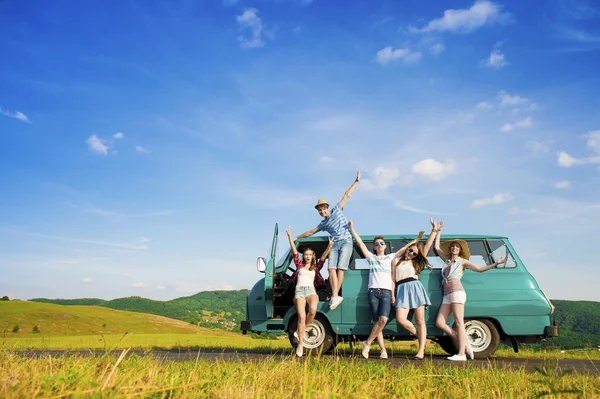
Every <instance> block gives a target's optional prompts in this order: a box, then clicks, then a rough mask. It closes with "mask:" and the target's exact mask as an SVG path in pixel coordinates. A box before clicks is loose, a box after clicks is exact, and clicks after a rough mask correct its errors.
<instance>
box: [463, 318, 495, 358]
mask: <svg viewBox="0 0 600 399" xmlns="http://www.w3.org/2000/svg"><path fill="white" fill-rule="evenodd" d="M465 330H467V339H468V340H469V343H470V344H471V348H473V353H474V354H475V359H485V358H487V357H489V356H491V355H492V354H493V353H494V352H496V349H498V346H499V345H500V334H499V333H498V329H497V328H496V326H495V325H494V323H492V322H491V321H489V320H476V319H474V320H465Z"/></svg>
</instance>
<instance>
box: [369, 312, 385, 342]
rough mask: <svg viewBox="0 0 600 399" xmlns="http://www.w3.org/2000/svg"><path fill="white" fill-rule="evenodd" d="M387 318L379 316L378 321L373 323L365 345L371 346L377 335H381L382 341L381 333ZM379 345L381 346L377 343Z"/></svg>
mask: <svg viewBox="0 0 600 399" xmlns="http://www.w3.org/2000/svg"><path fill="white" fill-rule="evenodd" d="M387 321H388V318H387V317H385V316H380V317H379V320H377V321H376V322H375V324H374V325H373V328H372V329H371V334H370V335H369V338H367V341H366V342H367V345H369V346H370V345H371V344H372V343H373V341H375V339H376V338H377V336H378V335H380V334H381V340H382V341H383V334H382V331H383V329H384V328H385V325H386V324H387ZM377 342H378V343H379V346H381V342H379V341H377Z"/></svg>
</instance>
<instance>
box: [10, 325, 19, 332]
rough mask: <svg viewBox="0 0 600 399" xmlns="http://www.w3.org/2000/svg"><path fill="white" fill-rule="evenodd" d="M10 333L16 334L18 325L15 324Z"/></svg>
mask: <svg viewBox="0 0 600 399" xmlns="http://www.w3.org/2000/svg"><path fill="white" fill-rule="evenodd" d="M12 332H14V333H18V332H19V325H18V324H15V326H14V327H13V329H12Z"/></svg>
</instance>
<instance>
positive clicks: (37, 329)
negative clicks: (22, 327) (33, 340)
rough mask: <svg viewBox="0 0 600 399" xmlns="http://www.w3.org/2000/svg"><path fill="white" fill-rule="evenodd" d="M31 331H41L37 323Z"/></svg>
mask: <svg viewBox="0 0 600 399" xmlns="http://www.w3.org/2000/svg"><path fill="white" fill-rule="evenodd" d="M31 332H32V333H34V334H39V333H40V329H39V328H38V326H37V325H35V326H33V328H32V329H31Z"/></svg>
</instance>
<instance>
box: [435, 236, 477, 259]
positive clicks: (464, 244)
mask: <svg viewBox="0 0 600 399" xmlns="http://www.w3.org/2000/svg"><path fill="white" fill-rule="evenodd" d="M454 243H457V244H458V245H460V247H461V249H462V254H463V255H462V258H463V259H469V258H470V257H471V252H470V251H469V245H468V244H467V242H466V241H465V240H450V241H444V242H443V243H442V251H444V253H445V254H446V255H450V245H452V244H454Z"/></svg>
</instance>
